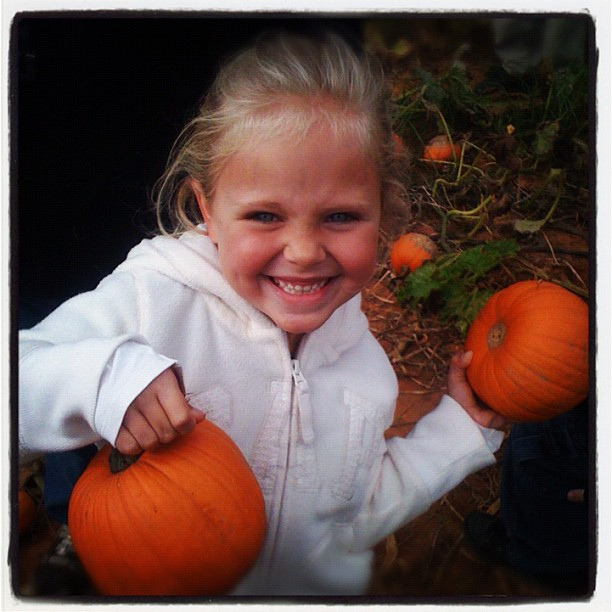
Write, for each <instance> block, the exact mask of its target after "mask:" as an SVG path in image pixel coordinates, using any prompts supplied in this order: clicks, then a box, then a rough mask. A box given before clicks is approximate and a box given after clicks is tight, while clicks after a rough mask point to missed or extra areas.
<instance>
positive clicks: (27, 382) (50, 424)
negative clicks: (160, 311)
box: [18, 272, 174, 461]
mask: <svg viewBox="0 0 612 612" xmlns="http://www.w3.org/2000/svg"><path fill="white" fill-rule="evenodd" d="M139 329H140V325H139V312H138V293H137V288H136V286H135V281H134V278H133V277H132V275H131V274H129V273H125V272H123V273H117V272H116V273H114V274H112V275H111V276H109V277H107V278H106V279H104V280H103V281H102V282H101V283H100V285H99V286H98V287H97V289H95V290H94V291H91V292H88V293H83V294H81V295H78V296H76V297H74V298H72V299H70V300H68V301H67V302H65V303H64V304H62V305H61V306H60V307H59V308H57V309H56V310H55V311H54V312H52V313H51V314H50V315H49V316H48V317H47V318H46V319H44V320H43V321H42V322H41V323H39V324H38V325H37V326H35V327H33V328H32V329H30V330H23V331H21V332H20V333H19V414H18V431H19V455H20V461H26V460H28V459H31V458H33V457H34V456H36V455H38V454H40V453H43V452H53V451H62V450H69V449H73V448H78V447H80V446H84V445H86V444H90V443H92V442H95V441H98V440H100V439H101V438H104V439H107V440H108V441H110V442H111V443H112V442H114V440H115V437H116V435H117V432H118V429H119V426H120V424H121V421H122V420H123V415H124V413H125V410H126V409H127V407H128V405H129V404H130V402H131V401H132V399H133V398H134V397H135V396H136V395H137V394H138V393H140V391H141V390H142V389H144V387H146V386H147V385H148V384H149V382H151V380H153V378H155V377H156V376H157V375H158V374H159V373H161V371H163V370H164V369H166V368H168V367H169V366H170V365H172V364H173V363H174V362H173V361H172V360H169V359H167V358H165V357H164V356H161V355H157V354H156V353H154V352H153V350H152V349H151V348H150V347H149V346H148V345H147V343H146V341H145V339H144V338H142V337H141V336H140V335H139ZM126 371H128V372H129V376H127V377H126V376H125V375H124V376H121V375H118V372H119V373H125V372H126Z"/></svg>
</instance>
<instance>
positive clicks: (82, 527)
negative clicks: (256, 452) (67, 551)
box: [68, 420, 266, 596]
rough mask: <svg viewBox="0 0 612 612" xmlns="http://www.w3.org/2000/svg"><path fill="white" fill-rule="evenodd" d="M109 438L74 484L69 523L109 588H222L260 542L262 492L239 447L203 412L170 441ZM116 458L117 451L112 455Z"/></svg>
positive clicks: (90, 567) (108, 591) (91, 567)
mask: <svg viewBox="0 0 612 612" xmlns="http://www.w3.org/2000/svg"><path fill="white" fill-rule="evenodd" d="M116 453H117V452H116V451H113V453H111V448H110V446H106V447H103V448H102V449H101V450H100V451H99V452H98V454H97V455H96V456H95V457H94V458H93V459H92V461H91V463H90V464H89V466H88V467H87V469H86V470H85V472H84V473H83V474H82V475H81V478H80V479H79V480H78V481H77V484H76V485H75V487H74V490H73V493H72V496H71V498H70V504H69V509H68V526H69V529H70V533H71V535H72V540H73V543H74V547H75V550H76V552H77V554H78V556H79V558H80V560H81V562H82V563H83V566H84V567H85V569H86V570H87V572H88V574H89V576H90V578H91V580H92V582H93V583H94V585H95V586H96V588H97V589H98V590H99V592H100V593H102V594H105V595H143V596H159V595H169V596H173V595H182V596H190V595H191V596H201V595H219V594H223V593H226V592H228V591H229V590H230V589H231V588H232V587H233V586H234V585H235V584H236V583H237V582H238V581H239V580H240V579H241V578H242V577H243V576H244V575H245V574H246V572H247V571H248V570H249V569H250V568H251V566H252V565H253V563H254V562H255V560H256V559H257V556H258V554H259V551H260V548H261V545H262V543H263V539H264V535H265V529H266V517H265V507H264V500H263V496H262V494H261V490H260V488H259V485H258V483H257V481H256V479H255V476H254V474H253V472H252V471H251V469H250V467H249V465H248V464H247V462H246V460H245V459H244V457H243V455H242V454H241V452H240V450H239V449H238V447H237V446H236V445H235V444H234V442H233V441H232V440H231V439H230V437H229V436H228V435H227V434H225V433H224V432H223V431H222V430H221V429H219V428H218V427H217V426H216V425H214V424H213V423H211V422H210V421H207V420H205V421H203V422H202V423H200V424H198V425H197V426H196V428H195V429H194V430H193V431H192V432H191V433H189V434H187V435H184V436H181V437H180V438H178V439H176V440H175V441H174V442H172V443H171V444H169V445H164V446H160V447H158V448H157V449H155V450H153V451H145V452H144V453H142V454H141V455H140V456H139V457H138V458H137V460H136V461H135V462H134V463H132V464H131V465H128V466H127V467H126V468H125V469H123V471H117V473H113V472H112V471H111V469H110V464H111V463H113V465H114V464H115V463H121V462H124V465H123V466H120V467H125V460H126V456H125V455H120V454H116ZM111 457H112V458H113V459H111Z"/></svg>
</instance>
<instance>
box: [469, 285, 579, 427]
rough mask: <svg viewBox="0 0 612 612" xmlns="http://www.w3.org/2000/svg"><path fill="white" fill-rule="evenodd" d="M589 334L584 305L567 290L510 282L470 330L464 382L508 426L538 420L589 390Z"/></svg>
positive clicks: (570, 405) (572, 404)
mask: <svg viewBox="0 0 612 612" xmlns="http://www.w3.org/2000/svg"><path fill="white" fill-rule="evenodd" d="M588 328H589V313H588V307H587V305H586V303H585V302H584V301H583V300H581V299H580V298H579V297H578V296H576V295H575V294H573V293H571V292H570V291H568V290H567V289H564V288H563V287H560V286H558V285H555V284H554V283H549V282H545V281H521V282H518V283H514V284H513V285H510V286H509V287H506V288H505V289H502V290H501V291H498V292H497V293H495V294H494V295H493V296H492V297H491V298H490V299H489V300H488V301H487V303H486V304H485V305H484V307H483V308H482V309H481V311H480V312H479V314H478V315H477V317H476V319H475V320H474V322H473V323H472V325H471V326H470V328H469V330H468V333H467V337H466V342H465V348H466V350H469V351H472V352H473V357H472V361H471V363H470V365H469V366H468V368H467V372H466V373H467V378H468V381H469V382H470V384H471V386H472V388H473V389H474V391H475V392H476V394H477V395H478V396H479V397H480V398H481V399H482V400H483V401H484V402H485V403H486V404H488V405H489V406H490V407H491V408H492V409H493V410H495V411H497V412H499V413H500V414H502V415H504V416H506V417H508V418H509V419H511V420H513V421H544V420H547V419H550V418H552V417H554V416H557V415H559V414H561V413H563V412H566V411H568V410H571V409H572V408H573V407H575V406H577V405H578V404H579V403H580V402H581V401H582V400H584V399H585V398H586V396H587V394H588V390H589V364H588Z"/></svg>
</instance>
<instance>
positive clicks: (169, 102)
mask: <svg viewBox="0 0 612 612" xmlns="http://www.w3.org/2000/svg"><path fill="white" fill-rule="evenodd" d="M278 27H282V28H284V29H293V30H298V31H309V30H317V29H320V28H323V27H325V28H332V29H334V30H336V31H339V32H340V33H341V34H343V35H345V36H346V37H348V38H351V39H359V37H360V34H361V20H360V18H358V17H350V18H342V17H337V18H336V17H333V18H317V17H312V16H309V17H308V18H306V17H304V16H301V15H299V16H298V15H291V16H285V17H270V16H265V17H263V16H257V15H250V16H248V17H245V16H241V17H237V16H227V15H226V16H218V15H215V16H211V15H204V14H201V13H200V14H197V15H193V14H188V15H185V14H182V15H181V16H177V15H176V14H168V13H164V14H158V13H156V14H151V13H149V14H147V15H143V14H137V15H135V14H133V13H130V14H125V13H123V14H122V13H113V14H99V13H94V14H91V13H90V14H88V15H83V14H65V13H64V14H61V13H59V14H53V13H52V14H28V13H22V14H20V15H17V16H16V18H15V21H14V23H13V27H12V39H11V75H10V112H11V120H12V125H11V128H12V129H11V219H12V226H13V227H12V236H11V238H12V244H13V248H12V255H13V261H12V265H11V271H12V289H13V291H12V295H13V305H14V309H13V312H14V313H16V316H17V315H18V320H19V327H20V328H23V327H29V326H31V325H32V324H34V323H35V322H37V321H38V320H39V319H40V318H42V317H43V316H44V315H46V314H47V313H48V312H49V311H50V310H51V309H52V308H54V307H55V306H56V305H58V304H59V303H61V302H62V301H64V300H65V299H67V298H68V297H70V296H72V295H75V294H76V293H79V292H82V291H86V290H89V289H93V288H94V287H95V286H96V285H97V283H98V282H99V281H100V280H101V278H103V277H104V276H106V275H107V274H109V273H110V272H111V271H112V270H113V268H114V267H115V266H117V265H118V264H119V263H120V262H121V261H123V259H124V258H125V256H126V254H127V252H128V251H129V249H130V248H131V247H132V246H134V245H135V244H137V243H138V242H139V241H140V240H141V239H142V238H144V237H145V236H147V235H150V233H151V232H152V231H155V215H154V213H153V211H152V209H151V207H150V193H151V190H152V187H153V185H154V183H155V181H156V179H157V178H158V177H159V176H160V175H161V174H162V172H163V169H164V165H165V162H166V159H167V156H168V154H169V152H170V148H171V146H172V143H173V142H174V140H175V138H176V137H177V135H178V133H179V131H180V129H181V128H182V127H183V125H184V124H185V123H186V122H187V121H188V119H189V118H190V117H191V116H192V115H193V113H194V112H195V111H196V109H197V107H198V104H199V101H200V99H201V98H202V96H203V94H204V93H205V91H206V89H207V88H208V86H209V84H210V82H211V80H212V78H213V77H214V74H215V73H216V70H217V68H218V65H219V62H220V60H221V59H222V58H223V57H225V56H226V55H227V54H228V53H231V52H232V51H234V50H236V49H237V48H239V47H242V46H244V45H245V44H247V43H248V42H249V41H250V40H251V39H252V38H253V37H254V36H256V35H257V34H258V33H259V32H260V31H261V30H264V29H268V28H278Z"/></svg>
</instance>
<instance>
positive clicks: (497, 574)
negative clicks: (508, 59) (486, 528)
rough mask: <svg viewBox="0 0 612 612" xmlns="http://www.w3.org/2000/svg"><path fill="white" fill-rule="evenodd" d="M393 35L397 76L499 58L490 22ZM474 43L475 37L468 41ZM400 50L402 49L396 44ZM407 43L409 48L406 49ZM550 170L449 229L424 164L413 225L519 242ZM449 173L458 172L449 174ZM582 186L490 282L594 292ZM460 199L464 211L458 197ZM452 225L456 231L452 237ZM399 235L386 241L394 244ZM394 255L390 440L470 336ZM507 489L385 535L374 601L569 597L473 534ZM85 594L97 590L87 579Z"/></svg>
mask: <svg viewBox="0 0 612 612" xmlns="http://www.w3.org/2000/svg"><path fill="white" fill-rule="evenodd" d="M377 27H378V26H377ZM372 32H374V34H372ZM376 32H377V30H376V28H374V29H373V30H372V29H371V30H370V33H369V36H370V38H372V37H374V38H377V37H378V39H379V42H380V40H382V35H381V34H380V31H378V34H377V33H376ZM382 32H383V34H384V35H385V36H387V37H391V39H392V40H391V42H388V43H387V44H386V48H385V45H382V46H381V47H380V49H379V53H380V54H381V55H382V56H383V59H385V61H387V63H388V67H389V68H390V71H391V73H393V74H394V75H395V76H394V78H395V79H396V82H397V83H400V82H403V80H404V77H405V74H406V73H407V72H408V71H409V69H410V68H411V67H414V66H415V65H416V66H420V67H423V68H426V69H427V70H428V71H430V72H431V73H436V71H440V70H445V69H446V68H447V67H448V63H449V58H453V57H457V56H458V54H459V53H460V55H461V61H462V62H464V63H466V64H467V66H468V71H469V74H470V78H471V79H473V80H474V81H479V80H481V79H482V78H484V75H485V73H486V71H487V69H488V68H489V67H490V65H491V64H492V63H493V58H494V54H493V51H492V42H491V32H490V29H489V28H488V26H487V24H486V23H485V22H483V21H479V20H472V21H470V20H467V21H465V20H461V19H459V20H453V19H447V20H443V21H440V20H431V19H422V20H414V21H413V22H412V24H411V25H406V24H404V28H403V30H402V29H400V31H399V33H398V32H396V31H393V27H392V24H391V23H390V22H389V23H388V24H387V26H386V29H385V28H383V30H382ZM466 40H467V41H468V42H469V44H468V45H467V46H466ZM393 46H394V50H393V51H390V50H389V49H390V48H391V47H393ZM398 48H399V49H400V50H401V53H399V54H398V53H397V49H398ZM534 127H535V126H534ZM424 141H425V142H426V141H427V140H426V139H424ZM502 149H503V147H502V148H498V149H496V150H497V151H498V152H500V156H499V159H502V158H503V151H502ZM568 163H569V162H568ZM510 165H511V164H510ZM547 171H548V169H547V168H545V167H542V168H541V171H540V172H531V173H525V174H523V175H521V174H518V175H517V176H516V177H515V180H514V181H513V182H512V183H511V184H512V186H513V189H515V190H516V192H513V193H511V194H509V193H508V192H506V195H504V194H503V193H499V194H497V196H498V197H497V208H496V209H495V210H491V211H490V213H491V214H489V216H488V218H487V219H486V222H485V223H484V224H483V225H482V227H480V228H476V229H475V230H474V227H473V224H472V225H470V224H467V225H466V224H463V225H462V224H461V223H449V224H448V226H446V227H445V228H442V226H441V216H440V214H439V210H440V209H437V210H436V207H435V206H430V204H431V203H432V201H433V197H432V181H431V180H430V179H431V175H429V176H428V175H427V173H431V172H432V170H431V168H427V167H425V166H424V165H423V164H421V163H420V162H418V161H416V162H414V163H413V171H412V180H411V188H410V193H411V196H412V204H413V217H412V223H411V225H410V229H411V231H419V232H422V233H424V234H426V235H428V236H430V237H432V239H434V241H436V242H440V239H441V238H443V239H446V240H448V241H449V242H451V243H452V244H458V243H453V240H454V239H458V237H459V236H460V235H461V234H462V233H463V234H465V232H467V231H471V232H472V235H471V238H472V241H473V242H478V241H483V242H484V241H490V240H495V239H501V238H507V237H509V236H511V237H512V236H513V225H512V224H513V222H514V219H513V218H512V214H511V213H512V208H511V206H509V204H508V202H509V201H510V200H512V199H516V197H517V193H518V192H519V191H520V192H521V193H522V194H528V193H530V192H531V193H535V192H539V191H541V188H542V185H543V184H544V182H545V180H546V173H547ZM440 176H443V177H445V178H446V179H449V177H448V175H440ZM485 178H486V177H485ZM449 180H450V179H449ZM428 181H429V182H428ZM482 184H484V182H483V183H482ZM572 188H575V193H576V206H575V211H572V212H569V213H568V212H567V208H566V209H565V211H566V212H563V214H558V215H555V216H553V217H552V218H551V219H550V220H549V221H548V223H546V225H545V226H543V227H542V228H541V229H540V230H538V231H536V232H534V233H533V234H531V235H530V236H527V237H524V236H522V237H519V238H520V240H521V253H520V257H517V258H515V259H513V260H512V261H510V262H507V263H504V264H503V265H502V266H500V267H498V268H497V269H495V270H493V271H492V272H491V273H490V274H489V276H488V277H487V279H486V281H485V282H486V284H487V285H488V286H491V287H503V286H506V285H508V284H510V283H511V282H515V281H517V280H523V279H527V278H547V279H548V280H552V281H555V282H559V283H561V284H565V285H566V286H571V287H572V288H576V289H577V291H578V292H580V293H581V294H582V295H583V297H587V296H588V289H589V278H590V274H589V273H590V269H591V267H590V265H589V235H588V220H589V218H590V215H589V213H588V212H586V211H585V209H586V208H587V207H588V197H586V196H585V193H588V185H584V186H578V187H575V186H573V185H570V186H569V187H568V189H570V190H571V189H572ZM470 189H471V187H470ZM508 191H509V190H508ZM453 195H454V194H453V192H452V191H451V190H450V189H449V191H448V193H446V196H447V197H448V198H452V197H453ZM457 197H467V198H469V197H471V193H470V192H469V190H468V189H467V188H466V191H465V192H464V193H459V194H457ZM450 204H451V205H453V206H454V205H456V204H457V201H451V202H450ZM470 206H474V203H472V204H470ZM538 212H540V211H538ZM543 212H544V213H545V212H546V210H544V211H543ZM542 216H543V215H540V216H536V217H535V218H541V217H542ZM443 231H444V232H446V233H445V234H444V235H443V233H442V232H443ZM390 242H391V241H390V240H389V241H388V244H386V245H384V246H386V248H387V249H388V247H389V244H390ZM387 260H388V250H387V251H386V252H383V253H382V257H381V264H380V266H379V270H378V272H377V275H376V277H375V279H374V280H373V282H372V283H371V285H370V286H369V287H368V289H367V290H366V291H365V294H364V310H365V311H366V314H367V316H368V318H369V321H370V325H371V328H372V331H373V333H374V334H375V335H376V336H377V338H378V339H379V341H380V342H381V344H382V346H383V347H384V349H385V351H386V352H387V354H388V356H389V358H390V360H391V362H392V364H393V366H394V368H395V370H396V373H397V375H398V378H399V384H400V394H399V399H398V402H397V407H396V414H395V420H394V423H393V426H392V427H391V428H390V429H389V431H388V432H387V436H395V435H405V434H406V433H407V432H408V431H410V429H411V428H412V427H413V426H414V424H415V423H416V422H417V421H418V420H419V419H420V418H421V417H422V416H423V415H425V414H426V413H427V412H428V411H430V410H431V409H432V408H433V407H435V405H436V404H437V402H438V399H439V397H440V395H441V394H442V393H444V391H445V385H446V371H447V365H448V361H449V359H450V356H451V355H452V354H453V352H454V351H455V350H456V349H457V348H458V347H459V346H460V345H461V344H462V337H461V335H460V334H459V333H458V331H457V329H456V328H455V327H454V326H453V325H451V324H446V323H443V322H441V321H440V319H439V317H438V315H437V313H436V311H435V309H426V308H421V307H417V308H414V309H410V308H407V307H405V306H402V305H400V304H399V303H398V300H397V299H396V295H395V289H396V288H397V286H398V282H399V281H398V279H397V278H395V276H394V274H393V273H392V272H391V270H390V268H389V266H388V264H387V263H386V262H387ZM502 451H503V446H502V450H500V451H499V453H498V459H499V461H501V457H502ZM499 484H500V464H499V462H498V464H497V465H494V466H491V467H489V468H486V469H484V470H481V471H480V472H478V473H475V474H472V475H471V476H469V477H468V478H466V479H465V481H463V482H462V483H461V484H460V485H459V486H458V487H456V488H455V489H454V490H453V491H451V492H450V493H448V494H447V495H445V496H444V497H443V498H442V499H441V500H439V501H438V502H436V503H435V504H434V505H433V506H432V507H431V508H430V509H429V510H428V511H427V512H426V513H425V514H423V515H422V516H420V517H418V518H417V519H415V520H414V521H412V522H411V523H410V524H408V525H407V526H405V527H404V528H402V529H400V530H399V531H398V532H396V533H395V534H393V535H391V536H389V537H388V538H387V539H386V540H385V541H383V542H380V543H379V544H378V546H377V547H376V549H375V553H376V554H375V572H374V579H373V581H372V585H371V588H370V590H369V596H368V600H370V601H387V600H388V601H398V600H401V601H410V600H411V598H416V602H417V603H418V602H419V601H424V598H426V599H432V598H436V599H437V598H443V599H444V601H449V600H450V601H452V600H454V599H456V598H459V599H463V601H465V598H470V599H471V598H479V597H483V598H484V597H487V598H490V597H491V596H493V597H495V596H499V597H504V598H508V597H509V598H519V599H520V598H527V599H530V600H531V601H533V600H550V599H557V598H559V597H567V594H564V593H560V592H558V591H555V590H554V589H553V588H551V587H550V586H549V585H546V584H541V583H538V582H536V581H534V580H530V579H527V578H525V577H523V576H521V575H519V574H517V573H516V572H514V571H512V570H510V569H508V568H506V567H504V566H501V565H495V564H491V563H487V562H485V561H483V560H482V559H480V558H479V557H478V556H477V555H476V553H475V552H474V551H473V549H472V548H471V547H470V545H469V544H468V543H467V542H466V540H465V539H464V537H463V520H464V518H465V517H466V516H467V515H468V514H469V513H471V512H473V511H475V510H481V511H485V512H489V513H491V514H497V513H498V512H499ZM56 529H57V526H56V525H53V524H51V523H50V522H49V520H48V519H47V518H46V517H45V515H44V512H43V511H42V510H39V512H38V515H37V519H36V522H35V525H34V527H33V528H32V529H31V530H30V531H29V532H28V533H27V534H26V535H25V536H24V537H22V538H21V540H20V542H19V554H18V556H17V557H16V559H17V563H16V565H15V568H14V571H15V573H16V574H17V575H18V582H19V583H20V585H21V592H22V593H24V594H27V593H31V588H32V575H33V570H34V568H35V566H36V564H37V563H38V562H39V560H40V559H41V557H42V555H43V554H44V553H45V552H46V550H47V549H48V547H49V545H50V544H51V542H52V541H53V537H54V535H55V532H56ZM84 593H87V591H86V587H85V586H84ZM448 598H450V599H448ZM486 601H490V599H487V600H486Z"/></svg>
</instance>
